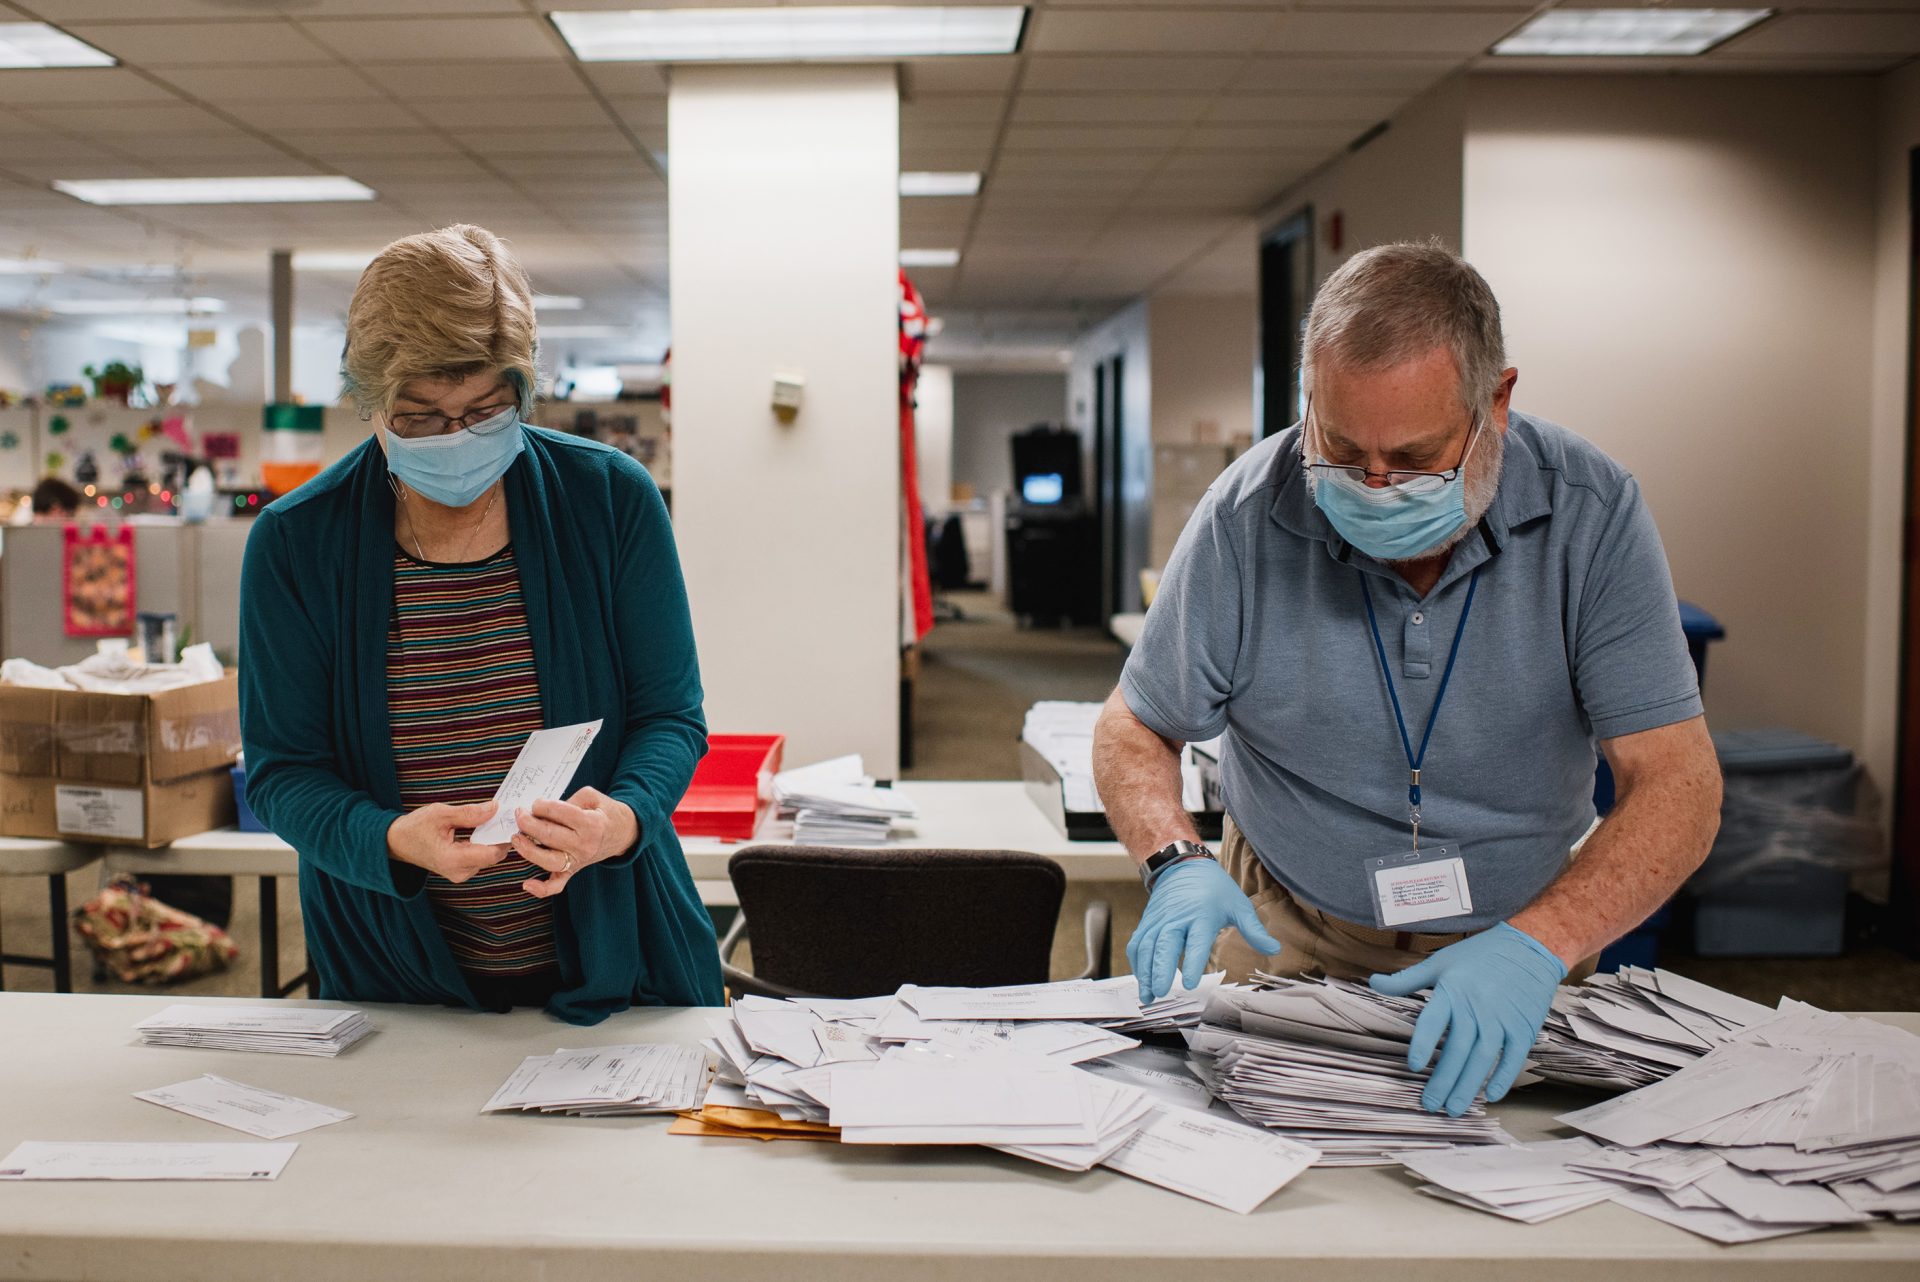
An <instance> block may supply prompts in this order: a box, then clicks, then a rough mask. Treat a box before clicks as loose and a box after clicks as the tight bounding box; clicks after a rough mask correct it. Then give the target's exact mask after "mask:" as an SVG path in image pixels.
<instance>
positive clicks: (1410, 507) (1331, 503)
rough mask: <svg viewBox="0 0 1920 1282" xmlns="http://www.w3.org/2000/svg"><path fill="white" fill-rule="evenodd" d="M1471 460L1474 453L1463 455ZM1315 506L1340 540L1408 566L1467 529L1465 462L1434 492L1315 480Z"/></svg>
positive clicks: (1338, 475)
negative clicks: (1408, 562) (1463, 527)
mask: <svg viewBox="0 0 1920 1282" xmlns="http://www.w3.org/2000/svg"><path fill="white" fill-rule="evenodd" d="M1467 453H1468V455H1469V456H1470V455H1471V454H1472V453H1473V450H1472V447H1471V446H1469V447H1468V450H1467ZM1313 501H1314V502H1315V503H1317V504H1319V506H1320V510H1321V511H1322V512H1324V513H1326V515H1327V520H1328V521H1330V522H1332V524H1333V528H1334V529H1336V530H1338V531H1339V532H1340V537H1341V538H1343V539H1345V540H1346V541H1347V542H1349V543H1351V544H1353V546H1355V547H1357V548H1359V549H1360V550H1361V551H1362V552H1365V553H1366V554H1367V555H1368V556H1371V557H1374V558H1375V559H1377V560H1381V561H1410V560H1413V559H1415V558H1416V557H1419V556H1421V555H1422V554H1423V553H1426V552H1430V551H1432V550H1433V549H1434V548H1435V547H1437V546H1438V545H1439V544H1441V543H1444V542H1445V541H1446V540H1447V539H1449V538H1451V537H1452V536H1453V535H1455V534H1457V533H1458V532H1459V531H1460V527H1461V526H1463V525H1465V524H1466V523H1467V483H1466V460H1465V459H1462V460H1461V464H1460V468H1459V469H1458V471H1457V473H1456V475H1455V476H1454V478H1453V479H1452V480H1451V481H1447V482H1445V483H1444V484H1442V485H1441V486H1439V487H1438V488H1437V489H1430V490H1419V489H1410V488H1408V486H1407V485H1405V484H1402V485H1385V486H1381V487H1379V488H1377V489H1376V488H1374V487H1373V486H1370V485H1368V484H1367V483H1366V482H1365V481H1356V480H1354V479H1353V478H1352V477H1351V476H1348V475H1346V474H1345V473H1342V472H1332V473H1328V472H1321V473H1319V474H1318V476H1316V478H1315V482H1314V487H1313Z"/></svg>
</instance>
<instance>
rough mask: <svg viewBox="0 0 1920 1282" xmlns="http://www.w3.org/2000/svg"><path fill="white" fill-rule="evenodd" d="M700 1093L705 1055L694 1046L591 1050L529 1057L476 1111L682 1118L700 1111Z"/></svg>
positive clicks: (704, 1087)
mask: <svg viewBox="0 0 1920 1282" xmlns="http://www.w3.org/2000/svg"><path fill="white" fill-rule="evenodd" d="M706 1093H707V1053H706V1052H705V1051H704V1050H702V1049H700V1048H699V1047H698V1046H674V1045H670V1044H667V1043H659V1044H643V1045H633V1046H594V1047H590V1048H587V1049H584V1050H557V1051H555V1052H554V1053H553V1054H551V1055H529V1056H528V1057H527V1058H526V1059H524V1060H522V1061H521V1062H520V1067H519V1068H516V1069H515V1070H514V1071H513V1073H512V1075H511V1076H509V1077H508V1078H507V1080H506V1081H505V1082H503V1083H502V1084H501V1086H500V1089H499V1090H497V1091H495V1092H494V1093H493V1098H492V1099H490V1100H488V1101H487V1102H486V1105H485V1107H483V1108H482V1109H481V1110H480V1111H481V1112H482V1113H503V1112H510V1111H514V1110H518V1111H521V1112H528V1113H565V1114H568V1115H569V1116H573V1117H630V1116H633V1115H635V1114H640V1113H683V1112H686V1111H687V1110H689V1109H695V1108H698V1107H700V1101H701V1099H703V1098H704V1097H705V1096H706Z"/></svg>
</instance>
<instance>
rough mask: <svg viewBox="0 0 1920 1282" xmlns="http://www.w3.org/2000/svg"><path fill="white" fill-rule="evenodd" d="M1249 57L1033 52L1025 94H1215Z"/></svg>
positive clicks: (1028, 65) (1023, 82)
mask: <svg viewBox="0 0 1920 1282" xmlns="http://www.w3.org/2000/svg"><path fill="white" fill-rule="evenodd" d="M1245 61H1246V59H1245V58H1243V57H1237V56H1235V57H1177V58H1176V57H1151V56H1145V55H1142V56H1137V57H1111V56H1105V55H1091V56H1079V55H1067V54H1054V55H1045V54H1034V55H1033V56H1032V57H1031V58H1030V59H1029V60H1028V63H1027V75H1026V79H1024V80H1023V81H1021V84H1020V88H1021V91H1022V92H1023V93H1025V92H1034V93H1111V92H1112V91H1113V90H1114V88H1115V87H1116V86H1125V87H1126V88H1127V89H1129V90H1132V91H1134V92H1137V93H1153V94H1159V93H1173V94H1180V93H1186V94H1192V93H1213V92H1216V91H1218V90H1219V89H1220V88H1221V86H1223V85H1225V84H1226V83H1227V82H1228V81H1229V80H1230V79H1231V78H1232V77H1233V76H1234V75H1235V74H1237V73H1238V72H1239V70H1240V68H1241V65H1242V64H1243V63H1244V62H1245Z"/></svg>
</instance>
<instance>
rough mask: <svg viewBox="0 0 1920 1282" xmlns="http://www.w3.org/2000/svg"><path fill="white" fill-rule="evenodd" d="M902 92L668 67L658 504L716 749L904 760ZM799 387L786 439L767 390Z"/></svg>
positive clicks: (890, 84)
mask: <svg viewBox="0 0 1920 1282" xmlns="http://www.w3.org/2000/svg"><path fill="white" fill-rule="evenodd" d="M899 114H900V112H899V90H898V87H897V84H896V81H895V74H894V70H893V68H892V67H890V66H849V67H778V68H771V67H679V68H676V69H675V70H674V75H673V88H672V93H671V97H670V98H669V116H668V166H669V172H670V180H669V183H668V208H669V218H670V227H669V243H670V246H671V248H670V260H669V261H670V272H671V283H672V292H673V508H674V527H675V532H676V535H677V537H678V539H679V544H680V558H681V562H682V564H683V565H684V566H685V568H686V575H687V585H688V591H689V593H690V595H691V597H692V602H693V624H694V634H695V638H696V640H697V642H698V645H699V650H700V666H701V671H702V677H703V682H704V685H705V687H706V697H707V703H706V707H707V719H708V722H709V725H710V726H711V728H712V729H713V730H714V731H716V732H730V731H731V732H745V731H769V732H780V733H784V734H785V735H787V751H786V759H787V761H788V762H789V763H791V764H800V763H804V762H808V761H814V760H818V759H820V758H822V757H827V756H832V755H837V754H840V753H848V752H858V753H861V754H863V755H864V756H865V757H866V762H867V769H868V770H869V772H871V773H873V774H875V775H878V776H880V777H883V778H885V777H891V776H893V775H895V774H896V773H897V772H898V762H899V679H900V678H899V635H900V624H899V609H900V604H899V583H900V574H899V555H900V515H899V502H900V428H899V417H898V414H899V409H898V392H897V386H898V384H897V373H896V369H897V360H898V355H897V353H898V345H899V338H898V325H899V320H898V315H899V309H898V297H897V284H896V273H897V271H898V261H899V246H900V215H899V169H900V160H899V157H900V148H899ZM780 374H797V375H799V376H801V377H802V378H804V380H805V385H804V392H803V401H802V404H801V406H800V409H799V411H798V413H797V414H795V415H794V416H793V417H792V420H791V421H790V422H783V421H782V420H781V419H780V418H779V417H777V416H776V415H775V413H774V410H773V408H772V396H773V384H774V379H775V376H776V375H780Z"/></svg>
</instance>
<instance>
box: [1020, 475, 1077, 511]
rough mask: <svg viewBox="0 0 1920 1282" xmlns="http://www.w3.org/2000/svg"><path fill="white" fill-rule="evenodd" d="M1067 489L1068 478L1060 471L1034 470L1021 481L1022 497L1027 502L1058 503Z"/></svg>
mask: <svg viewBox="0 0 1920 1282" xmlns="http://www.w3.org/2000/svg"><path fill="white" fill-rule="evenodd" d="M1066 490H1067V483H1066V478H1065V477H1063V476H1061V475H1060V473H1058V472H1034V473H1032V474H1031V475H1028V476H1025V477H1022V478H1021V481H1020V498H1021V499H1022V500H1023V501H1024V502H1027V503H1058V502H1059V501H1060V500H1061V498H1062V497H1064V496H1065V494H1066Z"/></svg>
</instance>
